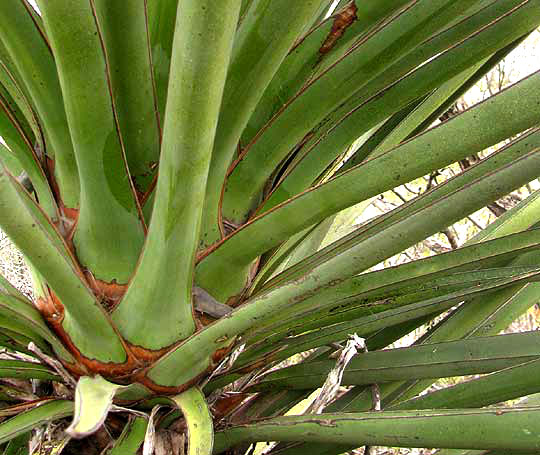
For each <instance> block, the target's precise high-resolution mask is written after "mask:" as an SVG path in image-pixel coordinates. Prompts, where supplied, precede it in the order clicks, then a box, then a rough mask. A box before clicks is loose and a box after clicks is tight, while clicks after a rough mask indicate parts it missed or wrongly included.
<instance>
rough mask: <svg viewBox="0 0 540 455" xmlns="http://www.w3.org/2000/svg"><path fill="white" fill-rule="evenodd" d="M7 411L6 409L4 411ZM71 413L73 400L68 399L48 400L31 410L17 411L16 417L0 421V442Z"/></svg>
mask: <svg viewBox="0 0 540 455" xmlns="http://www.w3.org/2000/svg"><path fill="white" fill-rule="evenodd" d="M8 409H9V408H8ZM5 411H6V410H5V409H4V410H3V412H5ZM71 414H73V402H72V401H66V400H52V401H51V400H47V401H45V402H44V403H43V404H38V406H36V407H35V408H33V409H31V410H29V411H26V412H22V413H19V412H17V415H16V416H15V417H12V418H11V419H8V420H5V421H4V422H2V423H0V444H2V443H4V442H6V441H9V440H11V439H13V438H16V437H17V436H20V435H21V434H24V433H27V432H28V431H30V430H32V429H34V428H36V427H39V426H41V425H44V424H46V423H48V422H52V421H54V420H58V419H62V418H64V417H68V416H70V415H71Z"/></svg>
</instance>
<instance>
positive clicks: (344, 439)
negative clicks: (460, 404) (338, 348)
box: [214, 407, 540, 454]
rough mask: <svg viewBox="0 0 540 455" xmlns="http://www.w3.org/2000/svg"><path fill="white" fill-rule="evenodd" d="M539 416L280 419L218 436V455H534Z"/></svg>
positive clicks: (526, 412) (522, 412)
mask: <svg viewBox="0 0 540 455" xmlns="http://www.w3.org/2000/svg"><path fill="white" fill-rule="evenodd" d="M539 416H540V408H538V407H530V408H494V409H475V410H465V409H452V410H447V411H430V410H425V411H409V412H406V411H402V412H390V411H383V412H371V413H358V414H357V413H351V414H324V415H322V416H318V415H306V416H291V417H277V418H275V419H268V420H262V421H259V422H256V423H252V424H244V425H238V426H235V427H233V428H230V429H227V430H225V431H222V432H219V433H217V434H216V444H215V449H214V453H216V454H218V453H221V452H223V451H225V450H227V449H229V448H231V447H234V446H235V445H237V444H240V443H242V442H258V441H293V442H294V441H307V442H317V443H333V444H350V445H351V446H355V447H359V446H362V445H366V444H368V445H384V446H392V447H439V448H466V449H507V450H532V449H538V448H540V441H539V440H538V432H539V431H540V424H539V423H538V418H539ZM389 428H391V431H389V430H388V429H389ZM524 430H525V431H524Z"/></svg>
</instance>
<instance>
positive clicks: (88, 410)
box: [66, 376, 122, 438]
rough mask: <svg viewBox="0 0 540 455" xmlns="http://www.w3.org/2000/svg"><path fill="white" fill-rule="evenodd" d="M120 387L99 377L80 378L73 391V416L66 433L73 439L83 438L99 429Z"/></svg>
mask: <svg viewBox="0 0 540 455" xmlns="http://www.w3.org/2000/svg"><path fill="white" fill-rule="evenodd" d="M120 388H122V386H121V385H118V384H113V383H111V382H108V381H106V380H105V379H103V378H102V377H101V376H94V377H90V376H82V377H81V378H79V380H78V381H77V388H76V389H75V414H74V416H73V421H72V422H71V425H70V426H69V427H68V428H67V429H66V432H67V433H68V434H69V435H70V436H72V437H74V438H84V437H85V436H88V435H91V434H92V433H94V432H95V431H97V430H98V429H99V427H101V425H102V424H103V422H104V421H105V419H106V418H107V414H108V413H109V409H110V408H111V406H112V400H113V398H114V394H115V392H116V391H117V390H119V389H120Z"/></svg>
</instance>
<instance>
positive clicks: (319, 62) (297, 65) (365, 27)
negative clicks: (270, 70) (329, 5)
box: [242, 0, 408, 144]
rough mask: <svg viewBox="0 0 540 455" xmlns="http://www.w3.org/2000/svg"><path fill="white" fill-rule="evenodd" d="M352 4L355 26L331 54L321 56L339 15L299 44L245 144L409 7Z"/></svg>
mask: <svg viewBox="0 0 540 455" xmlns="http://www.w3.org/2000/svg"><path fill="white" fill-rule="evenodd" d="M342 3H344V2H342ZM346 3H349V1H347V2H346ZM352 3H354V6H355V7H356V14H355V15H354V16H353V17H352V18H351V17H350V16H349V18H350V19H352V22H351V23H350V24H349V26H348V27H347V28H346V29H345V31H344V34H343V36H342V37H341V38H340V39H338V40H337V41H333V47H332V48H331V49H329V50H328V51H327V52H321V47H322V45H323V43H325V41H326V40H327V39H328V38H329V37H330V36H331V32H332V26H333V25H334V22H335V20H336V19H337V16H336V15H334V16H332V17H330V18H328V19H326V20H325V21H324V22H322V23H320V24H316V27H315V28H313V29H312V30H310V31H309V32H307V33H306V34H305V35H304V36H302V37H301V38H300V39H299V41H298V42H297V43H295V46H294V47H293V48H292V49H291V50H290V52H289V54H288V55H287V57H286V58H285V60H284V61H283V63H282V64H281V66H280V67H279V70H278V72H277V73H276V75H275V76H274V78H273V79H272V82H271V83H270V85H269V86H268V88H267V89H266V91H265V92H264V95H263V97H262V98H261V100H260V102H259V104H258V105H257V109H256V110H255V112H254V113H253V115H252V116H251V118H250V120H249V123H248V125H247V127H246V129H245V131H244V133H243V135H242V143H243V144H247V143H249V142H250V141H251V140H252V139H253V137H254V136H255V135H256V134H257V132H258V131H260V130H261V129H262V128H263V127H264V125H265V124H266V123H267V122H268V121H269V120H270V119H271V118H272V116H273V115H274V114H275V113H276V111H277V110H279V109H280V108H281V106H282V105H283V104H284V103H285V102H286V101H287V100H289V99H291V98H292V97H293V95H294V94H295V93H296V92H297V91H298V90H299V89H300V88H301V87H302V86H303V85H304V84H305V83H306V82H307V81H308V80H309V79H310V78H312V77H313V76H314V75H315V74H317V73H320V72H321V68H328V66H329V65H331V64H332V63H334V62H335V61H336V59H337V56H342V53H343V51H344V50H346V49H349V48H350V47H351V45H352V44H353V42H354V40H357V39H359V38H360V37H361V36H363V35H365V34H367V33H369V32H370V31H371V29H372V28H373V26H374V24H377V23H378V22H380V21H381V20H382V19H384V18H387V17H389V16H391V15H392V14H393V13H394V12H395V11H397V10H398V9H399V8H401V7H403V6H404V5H405V4H406V3H408V0H374V1H370V2H369V3H362V2H361V1H360V0H355V1H354V2H352ZM343 6H345V4H342V5H340V6H338V7H337V8H336V10H335V13H339V12H341V11H340V10H341V9H342V8H343ZM351 9H352V8H351ZM329 42H332V41H329ZM327 47H328V46H327ZM338 51H340V52H338ZM336 54H337V56H336ZM330 57H332V58H330ZM327 62H328V63H327Z"/></svg>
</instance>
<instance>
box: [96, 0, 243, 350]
mask: <svg viewBox="0 0 540 455" xmlns="http://www.w3.org/2000/svg"><path fill="white" fill-rule="evenodd" d="M240 3H241V2H240V0H234V1H232V2H219V3H216V2H213V1H210V0H205V1H195V0H187V1H183V2H181V3H180V4H179V6H178V8H179V10H178V14H177V23H176V32H175V36H174V43H173V58H172V62H171V74H172V77H171V80H170V84H169V90H168V96H167V107H166V115H165V125H164V131H163V145H162V149H161V159H160V164H159V180H158V183H157V189H156V197H155V203H154V208H153V214H152V222H151V224H150V229H149V232H148V237H147V239H146V243H145V247H144V250H143V252H142V256H141V258H140V261H139V265H138V268H137V272H136V274H135V276H134V277H133V278H132V280H131V282H130V286H129V288H128V290H127V292H126V295H125V296H124V298H123V300H122V301H121V303H120V304H119V306H117V307H116V308H115V311H114V313H113V314H112V318H113V320H114V322H115V323H116V324H117V325H118V328H119V330H120V331H121V333H122V335H123V336H124V337H125V338H126V339H127V340H128V341H129V342H131V343H133V344H136V345H139V346H144V347H146V348H150V349H160V348H163V347H165V346H169V345H171V344H173V343H175V342H177V341H179V340H182V339H184V338H186V337H188V336H189V335H191V334H192V333H193V332H194V331H195V322H194V320H193V318H194V317H193V314H192V308H191V287H192V283H193V263H194V261H195V252H196V249H197V247H198V242H199V230H200V229H199V228H200V220H201V214H202V206H203V201H204V192H205V185H206V178H207V173H208V166H209V163H210V157H211V153H212V145H213V141H214V133H215V129H216V125H217V121H218V113H219V108H220V103H221V97H222V93H223V87H224V84H225V77H226V69H227V65H228V62H229V57H230V53H231V48H232V41H233V37H234V31H235V27H236V23H237V20H238V12H239V8H240ZM202 36H205V39H201V37H202ZM102 248H103V245H100V248H99V250H101V249H102ZM99 250H98V251H99ZM164 277H169V278H168V279H166V280H165V281H164ZM134 312H135V313H141V314H144V313H151V314H153V315H154V316H155V317H153V318H133V317H131V315H133V314H134Z"/></svg>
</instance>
